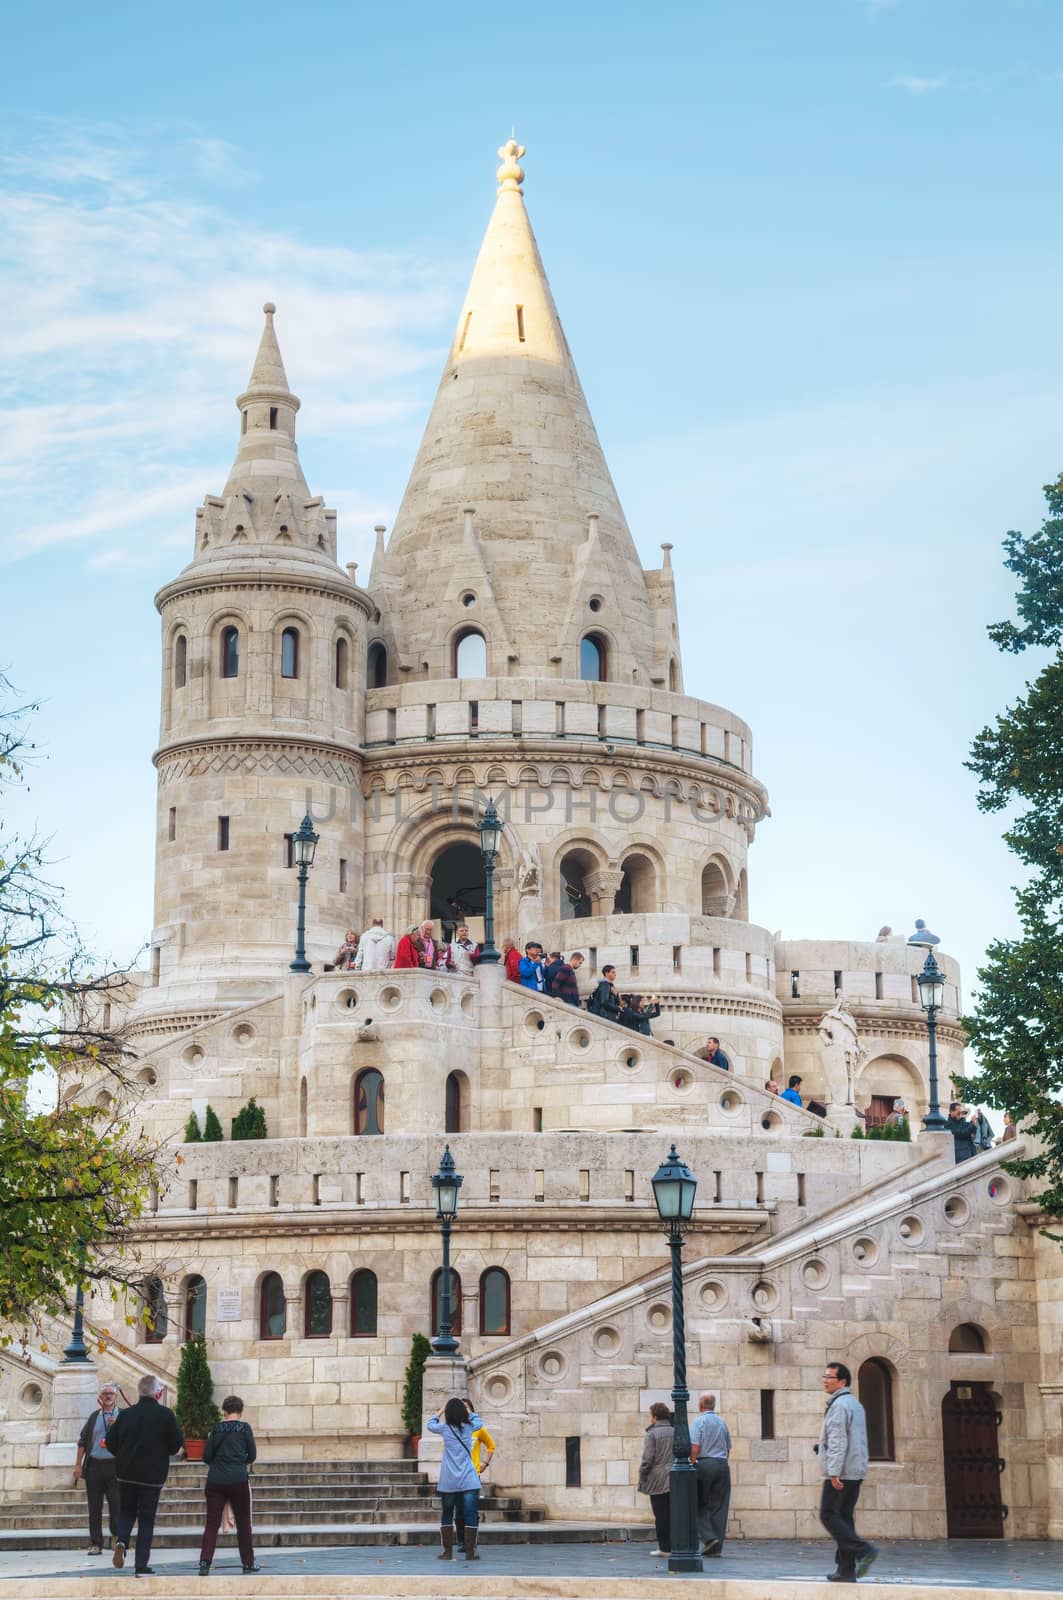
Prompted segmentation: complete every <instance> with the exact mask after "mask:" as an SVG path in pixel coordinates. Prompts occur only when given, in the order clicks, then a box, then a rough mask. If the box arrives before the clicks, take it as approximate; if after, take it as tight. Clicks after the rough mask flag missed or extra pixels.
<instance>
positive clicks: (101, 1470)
mask: <svg viewBox="0 0 1063 1600" xmlns="http://www.w3.org/2000/svg"><path fill="white" fill-rule="evenodd" d="M117 1417H118V1390H117V1389H116V1388H115V1386H114V1384H113V1383H105V1384H103V1385H101V1388H100V1392H99V1395H98V1397H97V1402H96V1410H95V1411H90V1412H89V1415H88V1416H87V1417H86V1419H85V1426H84V1427H83V1428H82V1430H81V1433H80V1435H79V1437H78V1453H77V1460H76V1461H75V1463H74V1488H75V1489H76V1488H77V1483H78V1479H79V1478H82V1479H83V1480H84V1483H85V1498H86V1500H87V1501H88V1505H89V1548H88V1554H89V1555H90V1556H98V1555H102V1554H103V1502H104V1500H106V1501H107V1526H108V1530H109V1532H110V1536H111V1539H112V1540H113V1539H114V1538H115V1537H116V1535H117V1532H118V1479H117V1477H116V1475H115V1465H114V1457H113V1456H112V1454H111V1452H110V1451H109V1450H108V1448H107V1445H106V1443H105V1440H106V1438H107V1430H108V1429H109V1428H110V1427H111V1426H112V1424H113V1423H114V1422H115V1421H116V1420H117Z"/></svg>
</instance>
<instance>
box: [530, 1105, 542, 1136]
mask: <svg viewBox="0 0 1063 1600" xmlns="http://www.w3.org/2000/svg"><path fill="white" fill-rule="evenodd" d="M542 1131H543V1108H542V1106H532V1132H533V1133H542Z"/></svg>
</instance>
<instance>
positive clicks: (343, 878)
mask: <svg viewBox="0 0 1063 1600" xmlns="http://www.w3.org/2000/svg"><path fill="white" fill-rule="evenodd" d="M346 893H347V863H346V861H344V859H343V857H342V856H341V857H340V894H346Z"/></svg>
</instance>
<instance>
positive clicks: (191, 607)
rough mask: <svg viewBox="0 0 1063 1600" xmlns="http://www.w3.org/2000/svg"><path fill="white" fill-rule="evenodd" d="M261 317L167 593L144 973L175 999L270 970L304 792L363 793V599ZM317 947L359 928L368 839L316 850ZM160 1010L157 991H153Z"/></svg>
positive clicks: (270, 311) (351, 833) (289, 925)
mask: <svg viewBox="0 0 1063 1600" xmlns="http://www.w3.org/2000/svg"><path fill="white" fill-rule="evenodd" d="M264 311H265V316H266V322H265V327H264V329H263V332H262V339H261V343H260V344H259V348H258V354H257V355H256V357H255V363H254V367H253V369H252V372H251V378H250V381H249V383H248V386H247V388H246V390H245V391H244V393H243V394H241V395H240V396H239V398H238V399H237V402H236V405H237V409H238V411H239V413H240V438H239V444H238V447H237V451H236V459H235V461H234V462H233V467H232V471H231V472H230V474H229V480H228V482H227V483H226V485H225V489H224V492H223V493H222V494H221V495H217V496H216V495H208V496H207V497H206V499H205V501H204V503H203V505H202V506H201V507H200V509H199V510H198V511H197V513H196V532H195V551H194V554H193V558H192V560H191V562H190V563H189V564H188V566H187V567H185V569H184V571H183V572H182V573H181V574H180V576H179V577H178V578H176V579H175V580H174V581H173V582H172V583H168V584H167V585H166V586H165V587H164V588H163V589H162V590H160V592H159V594H158V596H157V598H156V604H157V606H158V609H159V613H160V616H161V618H162V637H163V651H162V726H161V733H160V740H159V748H158V750H157V751H156V754H155V765H156V767H157V769H158V775H159V789H158V817H157V836H156V875H155V932H154V935H153V940H152V944H153V951H152V960H153V978H154V980H155V981H156V982H157V983H158V984H160V985H161V987H162V988H163V990H164V991H165V992H166V993H167V994H168V995H170V996H171V997H173V996H174V995H176V994H177V993H178V992H179V991H180V990H181V989H182V987H188V986H189V985H192V986H199V985H201V984H202V981H203V976H204V974H205V973H207V972H209V973H210V974H211V977H212V979H214V980H220V979H223V978H225V977H227V976H228V977H232V976H234V975H238V974H239V975H245V974H248V973H253V972H256V971H264V972H269V973H273V972H275V971H276V969H277V964H278V961H280V960H281V959H282V958H283V956H284V954H285V952H287V951H288V950H289V949H290V947H291V942H292V929H293V914H292V909H291V907H292V901H293V896H294V889H293V885H292V879H293V877H294V874H291V873H290V872H288V870H287V869H288V868H289V867H290V860H289V855H288V843H287V838H286V836H288V835H290V834H291V833H292V832H293V831H294V829H296V828H297V827H298V825H299V820H300V818H301V817H302V814H303V809H304V805H305V794H306V789H307V786H308V785H312V784H328V783H333V784H338V783H342V784H343V785H344V786H346V787H350V786H352V785H355V784H357V782H358V781H359V770H358V769H359V753H358V750H359V744H360V730H361V727H362V723H363V718H364V687H365V653H366V623H367V620H368V617H369V615H370V614H371V611H372V606H371V603H370V601H369V597H368V596H367V595H366V594H365V593H364V592H363V591H361V590H359V589H358V588H357V587H356V585H355V583H354V581H353V577H352V576H350V575H349V574H348V573H346V572H344V571H343V570H342V569H341V568H340V567H338V566H337V564H336V516H335V512H332V511H329V510H327V509H326V508H325V505H324V503H323V502H322V500H321V499H320V498H317V497H315V496H313V495H311V493H310V490H309V488H308V487H307V483H306V479H305V477H304V476H303V469H302V466H301V465H300V462H299V455H298V449H297V446H296V442H295V419H296V414H297V412H298V410H299V401H298V399H297V398H296V396H295V395H294V394H293V393H292V392H291V390H290V389H289V387H288V379H287V376H286V374H285V371H284V363H283V361H282V359H281V353H280V349H279V347H278V344H277V337H276V333H275V330H274V326H273V316H274V311H275V307H274V306H273V305H271V304H267V305H266V306H265V307H264ZM319 868H320V870H318V872H317V874H316V878H315V887H316V890H317V901H316V909H317V916H316V918H315V924H316V925H315V929H314V934H315V937H314V941H313V942H314V944H315V947H316V948H317V953H318V954H319V955H320V954H321V953H322V952H323V950H324V949H325V948H327V947H328V946H329V945H330V944H331V943H332V941H334V940H336V939H337V938H338V937H339V936H340V933H341V931H342V929H343V928H344V927H346V925H347V919H348V918H350V917H351V916H352V914H353V915H355V916H356V917H357V916H360V914H361V908H360V905H359V901H358V891H359V888H360V885H361V881H362V842H361V835H360V829H359V828H358V827H357V826H356V825H355V824H354V823H353V822H351V821H350V819H349V817H348V815H347V814H346V813H345V814H344V815H343V816H341V817H340V818H339V819H338V820H337V822H336V824H335V826H333V827H331V828H330V829H329V830H328V831H327V833H326V835H325V837H323V839H322V843H321V850H320V854H319ZM160 999H161V996H160Z"/></svg>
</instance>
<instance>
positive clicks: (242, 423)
mask: <svg viewBox="0 0 1063 1600" xmlns="http://www.w3.org/2000/svg"><path fill="white" fill-rule="evenodd" d="M240 432H241V433H246V432H247V412H246V411H244V413H243V415H242V416H241V418H240Z"/></svg>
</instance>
